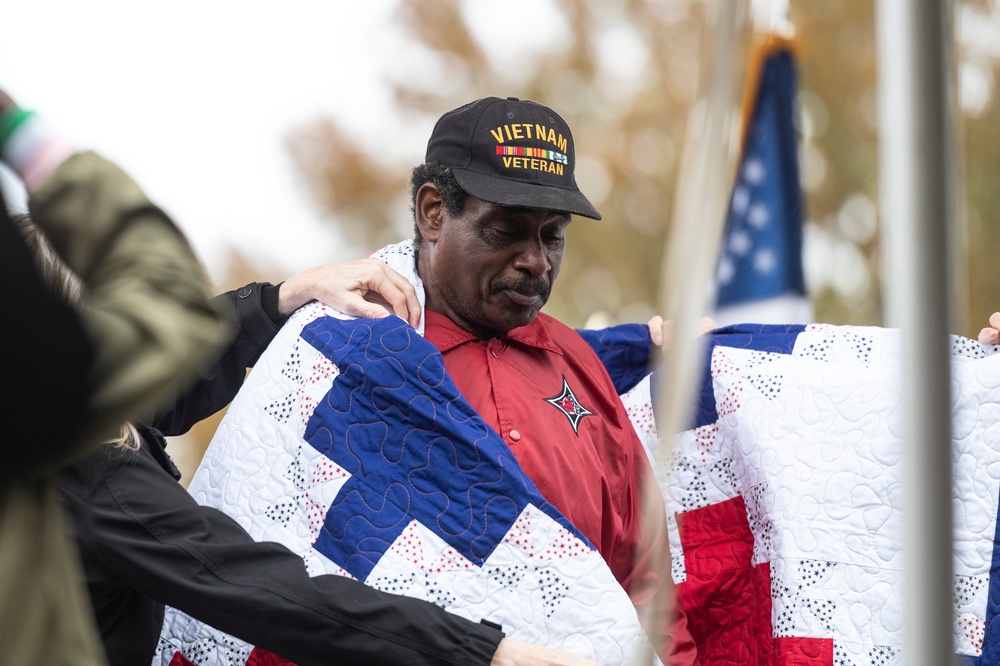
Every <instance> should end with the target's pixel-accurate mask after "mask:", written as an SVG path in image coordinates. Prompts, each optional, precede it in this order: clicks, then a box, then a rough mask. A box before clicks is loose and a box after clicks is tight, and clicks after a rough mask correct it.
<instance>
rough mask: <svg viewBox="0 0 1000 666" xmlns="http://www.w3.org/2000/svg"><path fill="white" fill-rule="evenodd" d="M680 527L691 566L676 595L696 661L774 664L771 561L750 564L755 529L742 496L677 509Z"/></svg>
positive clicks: (706, 662) (720, 664)
mask: <svg viewBox="0 0 1000 666" xmlns="http://www.w3.org/2000/svg"><path fill="white" fill-rule="evenodd" d="M677 528H678V530H679V531H680V537H681V546H682V548H683V549H684V566H685V569H686V570H687V580H686V581H685V582H683V583H681V584H680V585H678V586H677V595H678V598H679V599H680V603H681V607H682V608H683V609H684V611H685V612H686V613H687V616H688V624H689V628H690V629H691V635H692V636H693V637H694V640H695V643H697V645H698V661H699V662H701V663H703V664H715V665H718V666H724V665H729V664H732V665H733V666H735V665H736V664H739V665H741V666H742V665H744V664H770V663H772V659H773V657H774V653H773V649H774V641H773V638H772V636H773V630H772V627H771V573H770V565H768V564H766V563H765V564H761V565H759V566H756V567H755V566H753V564H752V563H751V558H752V557H753V533H752V532H751V531H750V523H749V521H748V520H747V510H746V504H744V502H743V498H742V497H734V498H732V499H729V500H725V501H723V502H719V503H717V504H710V505H709V506H706V507H704V508H701V509H695V510H693V511H687V512H684V513H679V514H677ZM803 663H805V662H803Z"/></svg>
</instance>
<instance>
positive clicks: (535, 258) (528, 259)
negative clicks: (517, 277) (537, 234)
mask: <svg viewBox="0 0 1000 666" xmlns="http://www.w3.org/2000/svg"><path fill="white" fill-rule="evenodd" d="M519 249H520V252H518V254H517V256H516V257H515V258H514V267H515V268H517V269H519V270H524V271H528V272H529V273H531V274H532V275H534V276H536V277H537V276H539V275H544V274H545V273H546V272H547V271H548V270H549V269H551V268H552V264H551V263H550V262H549V257H548V255H547V254H546V253H545V247H544V245H543V244H542V241H541V239H540V238H536V239H532V240H527V241H524V243H523V244H522V246H521V247H520V248H519Z"/></svg>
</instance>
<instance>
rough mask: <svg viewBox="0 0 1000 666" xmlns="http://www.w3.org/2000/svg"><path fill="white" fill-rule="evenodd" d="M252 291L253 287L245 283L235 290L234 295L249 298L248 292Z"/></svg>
mask: <svg viewBox="0 0 1000 666" xmlns="http://www.w3.org/2000/svg"><path fill="white" fill-rule="evenodd" d="M252 293H253V287H251V286H250V285H247V286H245V287H243V288H241V289H240V290H239V291H238V292H236V295H237V296H239V297H240V298H250V294H252Z"/></svg>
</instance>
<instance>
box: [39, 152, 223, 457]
mask: <svg viewBox="0 0 1000 666" xmlns="http://www.w3.org/2000/svg"><path fill="white" fill-rule="evenodd" d="M28 207H29V210H30V211H31V215H32V218H33V220H34V221H35V223H36V224H37V225H38V226H39V227H41V228H42V229H43V230H44V231H45V233H46V235H47V236H48V238H49V239H50V240H51V241H52V244H53V246H54V247H55V249H56V251H57V252H59V254H60V256H61V257H62V258H63V259H64V260H65V261H66V263H67V264H68V266H69V267H70V268H71V269H72V270H73V271H74V272H75V273H77V274H78V275H79V276H80V277H81V278H82V279H83V281H84V283H85V284H86V286H87V302H86V304H85V305H84V307H82V308H81V309H80V313H81V319H82V321H83V325H84V328H85V330H86V331H87V335H88V337H89V338H90V339H91V341H92V343H93V346H94V350H95V358H94V363H93V366H92V369H91V373H90V386H91V395H90V400H89V403H88V406H87V416H86V418H85V424H84V430H83V432H82V433H81V436H82V437H84V438H85V439H86V440H87V441H90V442H97V441H100V440H102V439H107V438H109V437H111V436H113V435H114V434H115V432H116V431H117V428H118V426H119V425H120V424H121V423H122V422H123V421H125V420H127V419H130V418H135V417H137V416H139V415H141V414H145V413H148V411H149V410H151V409H153V408H155V406H157V405H159V404H161V403H162V402H163V401H164V400H167V399H169V398H170V397H172V396H176V395H177V394H178V393H179V392H180V391H181V390H183V389H185V388H187V387H188V386H189V385H190V383H191V382H192V381H193V380H194V378H195V375H196V373H197V371H198V370H200V369H201V368H202V367H203V366H204V365H205V364H206V363H208V362H210V361H211V360H212V359H213V358H214V357H215V355H216V354H217V353H218V350H219V348H220V346H221V345H222V344H224V342H225V340H226V338H227V336H228V335H229V331H228V330H227V326H226V323H225V320H224V318H223V316H222V315H221V314H220V313H219V312H218V310H216V309H215V308H214V307H213V306H212V305H211V302H210V298H209V292H208V289H207V285H208V281H207V279H206V276H205V274H204V271H203V269H202V266H201V264H200V263H199V261H198V259H197V257H196V256H195V254H194V253H193V251H192V249H191V247H190V246H189V245H188V242H187V240H186V239H185V238H184V236H183V234H182V233H181V232H180V231H179V230H178V229H177V227H176V226H175V225H174V224H173V223H172V222H171V220H170V219H169V218H168V217H167V215H166V214H165V213H163V211H161V210H160V209H159V208H157V207H156V206H154V205H153V204H152V203H150V201H149V199H147V198H146V196H145V194H144V193H143V192H142V190H141V189H140V188H139V186H138V185H136V183H135V182H134V181H133V180H132V179H131V178H129V177H128V176H127V175H126V174H125V173H124V172H123V171H121V170H120V169H118V168H117V167H116V166H114V165H113V164H111V163H110V162H107V161H106V160H104V159H102V158H101V157H99V156H97V155H96V154H94V153H90V152H86V153H77V154H75V155H73V156H71V157H70V158H69V159H67V160H66V161H65V162H63V163H62V164H61V165H60V166H59V167H58V168H57V169H56V171H55V172H54V174H53V175H52V177H51V178H50V179H49V180H48V181H47V182H46V183H45V184H44V185H43V186H42V187H41V188H39V190H38V191H36V192H35V193H34V194H33V195H32V196H31V197H30V199H29V201H28ZM58 462H60V461H52V463H53V465H54V464H56V463H58Z"/></svg>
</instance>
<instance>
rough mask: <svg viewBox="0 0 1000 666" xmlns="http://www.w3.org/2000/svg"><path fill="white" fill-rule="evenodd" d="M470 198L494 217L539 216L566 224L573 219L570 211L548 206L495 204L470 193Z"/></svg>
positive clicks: (483, 210)
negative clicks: (531, 206) (551, 208)
mask: <svg viewBox="0 0 1000 666" xmlns="http://www.w3.org/2000/svg"><path fill="white" fill-rule="evenodd" d="M472 200H475V201H476V203H477V204H478V205H479V206H480V211H482V212H484V213H485V212H486V211H488V212H489V214H491V215H493V216H496V217H502V218H508V219H518V218H529V217H532V218H533V217H537V216H541V217H542V219H544V220H546V221H550V220H551V221H552V222H558V223H566V224H569V222H570V221H571V220H572V219H573V216H572V215H571V214H570V213H566V212H563V211H559V210H549V209H548V208H530V207H528V206H510V205H506V204H495V203H491V202H489V201H483V200H482V199H477V198H476V197H473V196H471V195H470V196H469V201H472Z"/></svg>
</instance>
